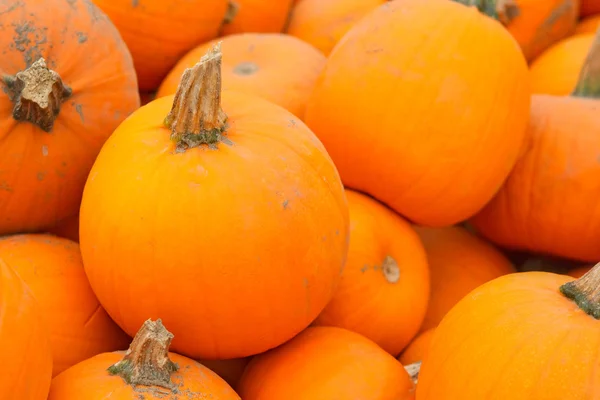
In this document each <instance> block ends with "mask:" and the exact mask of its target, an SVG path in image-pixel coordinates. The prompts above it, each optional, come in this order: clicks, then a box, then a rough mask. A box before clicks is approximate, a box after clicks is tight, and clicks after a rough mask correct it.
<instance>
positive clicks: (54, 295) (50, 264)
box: [0, 234, 131, 376]
mask: <svg viewBox="0 0 600 400" xmlns="http://www.w3.org/2000/svg"><path fill="white" fill-rule="evenodd" d="M0 258H1V259H3V260H4V261H5V262H6V263H7V264H8V265H9V266H11V267H12V268H13V269H14V270H15V271H16V272H17V273H18V274H19V275H20V276H21V278H22V279H23V281H24V282H25V283H26V284H27V285H28V286H29V288H30V289H31V292H32V293H33V295H34V296H35V298H36V299H37V302H38V304H39V305H40V310H41V312H42V316H43V318H44V321H45V323H46V325H47V327H48V331H49V335H50V343H51V345H52V353H53V357H52V358H53V368H52V374H53V376H56V375H57V374H59V373H60V372H62V371H63V370H65V369H67V368H68V367H70V366H72V365H75V364H77V363H78V362H80V361H83V360H85V359H87V358H89V357H92V356H95V355H96V354H99V353H103V352H106V351H115V350H123V349H126V348H127V346H128V344H129V341H130V340H131V339H130V338H129V337H128V336H127V335H126V334H125V333H124V332H123V331H122V330H121V329H120V328H119V327H118V326H117V325H116V324H115V323H114V322H113V321H112V320H111V319H110V317H109V316H108V314H106V311H104V309H103V308H102V306H100V303H99V302H98V299H97V298H96V296H95V295H94V293H93V292H92V288H91V287H90V284H89V283H88V280H87V277H86V276H85V271H84V270H83V265H82V263H81V254H80V252H79V246H78V245H77V243H74V242H71V241H70V240H67V239H63V238H58V237H55V236H52V235H47V234H29V235H16V236H7V237H4V238H2V239H0Z"/></svg>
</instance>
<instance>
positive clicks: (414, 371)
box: [404, 361, 421, 385]
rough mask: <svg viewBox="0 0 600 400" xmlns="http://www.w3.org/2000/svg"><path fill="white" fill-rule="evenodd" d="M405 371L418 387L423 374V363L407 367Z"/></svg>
mask: <svg viewBox="0 0 600 400" xmlns="http://www.w3.org/2000/svg"><path fill="white" fill-rule="evenodd" d="M404 369H405V370H406V372H407V373H408V375H409V376H410V379H411V380H412V381H413V383H414V384H415V385H416V384H417V383H418V381H419V373H420V372H421V361H417V362H415V363H412V364H409V365H406V366H405V367H404Z"/></svg>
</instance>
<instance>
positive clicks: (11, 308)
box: [0, 259, 52, 400]
mask: <svg viewBox="0 0 600 400" xmlns="http://www.w3.org/2000/svg"><path fill="white" fill-rule="evenodd" d="M0 317H1V318H0V343H2V351H0V365H2V367H0V371H1V373H0V399H2V400H9V399H16V398H18V399H19V400H46V397H47V396H48V389H49V387H50V380H51V379H52V353H51V350H50V341H49V335H48V330H47V329H46V326H45V324H44V323H43V321H42V315H41V311H40V309H39V305H38V303H37V302H36V300H35V299H34V297H33V295H32V294H31V291H30V290H29V288H28V287H27V285H26V284H25V283H24V282H23V281H22V280H21V278H20V277H19V276H18V275H17V274H16V272H15V271H14V270H13V269H12V268H10V267H9V266H8V265H7V264H6V263H5V262H4V261H2V259H0Z"/></svg>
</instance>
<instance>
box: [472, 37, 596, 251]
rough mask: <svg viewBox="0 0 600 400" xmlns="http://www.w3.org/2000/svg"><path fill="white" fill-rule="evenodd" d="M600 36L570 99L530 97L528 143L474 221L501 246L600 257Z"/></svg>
mask: <svg viewBox="0 0 600 400" xmlns="http://www.w3.org/2000/svg"><path fill="white" fill-rule="evenodd" d="M599 66H600V33H599V34H598V36H597V37H596V39H595V42H594V44H593V46H592V49H591V50H590V54H589V56H588V58H587V60H586V62H585V65H584V67H583V69H582V73H581V78H580V80H579V83H578V84H577V88H576V89H575V91H574V92H573V95H572V96H550V95H534V96H533V101H532V107H531V120H530V123H529V138H530V139H529V140H530V142H529V145H528V146H527V151H526V152H525V154H524V155H523V157H522V158H521V159H520V160H519V162H518V163H517V165H516V166H515V168H514V170H513V171H512V173H511V175H510V177H509V178H508V180H507V181H506V183H505V185H504V186H503V188H502V189H501V190H500V191H499V193H498V195H497V196H496V197H495V198H494V200H492V201H491V202H490V203H489V204H488V205H487V206H486V207H485V208H484V209H483V210H482V211H481V212H480V213H479V214H478V215H476V216H475V217H474V218H473V220H472V221H471V222H472V224H473V226H475V228H476V229H477V230H478V231H479V232H481V233H482V234H483V235H484V236H485V237H487V238H488V239H490V240H492V241H493V242H495V243H497V244H499V245H501V246H504V247H506V248H510V249H515V250H524V251H529V252H533V253H540V254H548V255H552V256H557V257H562V258H568V259H572V260H577V261H584V262H586V261H589V262H596V260H600V247H598V237H599V236H600V215H599V214H598V213H597V212H596V211H595V210H596V205H597V203H598V198H599V196H600V185H598V184H597V182H598V181H599V180H600V164H599V163H598V160H599V159H600V136H599V135H598V132H600V119H599V118H598V109H599V107H600V86H599V85H598V84H597V82H598V79H600V67H599Z"/></svg>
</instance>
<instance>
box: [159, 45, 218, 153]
mask: <svg viewBox="0 0 600 400" xmlns="http://www.w3.org/2000/svg"><path fill="white" fill-rule="evenodd" d="M221 58H222V53H221V42H219V43H217V45H215V47H214V48H212V49H211V50H209V51H208V53H207V54H205V55H204V56H203V57H202V59H201V60H200V62H198V64H196V65H195V66H193V67H192V68H188V69H186V70H185V72H184V73H183V75H182V77H181V82H180V83H179V87H178V88H177V92H176V93H175V98H174V99H173V107H172V108H171V111H170V112H169V115H167V117H166V118H165V125H166V126H167V127H169V128H170V129H171V139H172V140H173V141H174V142H175V144H176V150H177V151H178V152H181V151H185V150H186V149H189V148H192V147H198V146H200V145H203V144H205V145H209V146H210V147H215V146H216V144H217V143H218V142H220V141H222V140H223V132H224V131H225V129H226V128H227V124H226V122H227V115H225V113H224V112H223V110H222V109H221Z"/></svg>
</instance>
